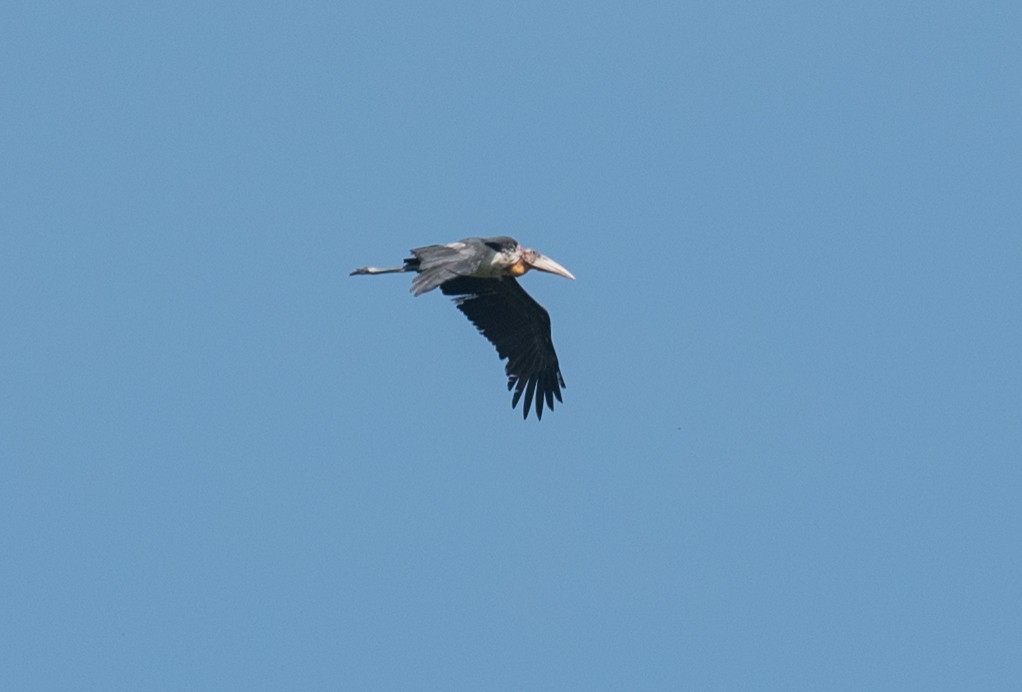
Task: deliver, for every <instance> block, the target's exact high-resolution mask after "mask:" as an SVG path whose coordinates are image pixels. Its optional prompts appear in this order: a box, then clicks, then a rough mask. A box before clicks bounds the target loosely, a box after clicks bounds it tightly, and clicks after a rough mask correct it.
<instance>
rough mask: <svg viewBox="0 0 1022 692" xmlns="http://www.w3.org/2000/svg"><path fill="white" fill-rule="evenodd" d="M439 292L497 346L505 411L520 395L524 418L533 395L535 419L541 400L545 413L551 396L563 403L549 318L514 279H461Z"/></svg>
mask: <svg viewBox="0 0 1022 692" xmlns="http://www.w3.org/2000/svg"><path fill="white" fill-rule="evenodd" d="M440 290H441V291H443V292H444V294H445V295H449V296H459V297H458V298H455V302H456V303H457V305H458V309H459V310H461V311H462V312H463V313H465V315H466V316H467V317H468V319H469V320H471V321H472V324H474V325H475V326H476V327H477V328H478V329H479V331H480V332H482V334H483V336H485V337H486V338H487V339H489V341H490V343H491V344H493V345H494V346H496V347H497V355H499V356H500V357H501V359H504V358H507V365H506V366H505V367H504V372H506V373H507V389H508V391H511V390H512V389H514V391H515V393H514V396H513V397H512V398H511V408H514V407H516V406H517V405H518V400H519V399H521V398H522V394H523V393H524V394H525V406H524V408H523V409H522V413H523V417H525V418H528V417H529V409H530V408H531V407H532V399H533V396H535V398H536V417H537V418H540V419H541V418H543V402H544V401H546V405H547V408H549V409H550V410H551V411H552V410H553V408H554V397H557V400H558V401H563V400H562V399H561V387H564V386H566V385H565V384H564V378H563V377H561V369H560V366H559V365H558V363H557V353H556V352H555V351H554V342H553V341H552V340H551V339H550V315H549V314H548V313H547V311H546V310H544V309H543V306H542V305H540V304H539V303H537V302H536V301H535V300H533V299H532V297H531V296H530V295H529V294H528V293H526V292H525V289H524V288H522V287H521V286H519V285H518V282H517V281H516V280H515V279H513V278H511V277H505V278H503V279H480V278H476V277H471V276H461V277H458V278H456V279H451V280H450V281H447V282H446V283H444V284H442V285H441V286H440Z"/></svg>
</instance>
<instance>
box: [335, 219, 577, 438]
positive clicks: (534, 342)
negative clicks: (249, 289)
mask: <svg viewBox="0 0 1022 692" xmlns="http://www.w3.org/2000/svg"><path fill="white" fill-rule="evenodd" d="M411 252H412V256H411V257H409V258H408V259H406V260H405V261H404V262H405V263H404V265H403V266H400V267H391V268H387V269H380V268H378V267H359V268H358V269H356V270H355V271H353V272H351V274H350V276H355V275H356V274H394V273H398V272H416V276H415V277H414V278H413V279H412V288H411V292H412V293H413V294H414V295H416V296H419V295H422V294H423V293H426V292H427V291H432V290H433V289H434V288H437V287H439V288H440V291H441V292H443V294H444V295H448V296H455V298H454V302H455V304H456V305H457V306H458V309H459V310H461V311H462V312H463V313H464V314H465V316H466V317H468V319H469V320H470V321H471V322H472V324H474V325H475V326H476V328H477V329H478V330H479V331H480V332H481V333H482V335H483V336H485V337H486V338H487V339H488V340H489V341H490V343H491V344H493V345H494V346H495V347H496V349H497V355H498V356H500V358H501V360H503V359H505V358H506V359H507V365H506V366H505V367H504V372H505V373H506V374H507V389H508V391H511V390H514V395H513V396H512V398H511V408H515V407H516V406H518V400H519V399H521V398H522V395H524V396H525V405H524V406H523V408H522V414H523V416H522V417H523V418H528V417H529V410H530V409H531V408H532V402H533V400H535V402H536V418H538V419H542V418H543V403H544V402H546V406H547V408H548V409H550V410H553V408H554V398H555V397H556V398H557V401H561V402H563V399H561V388H562V387H565V386H566V385H565V384H564V378H563V377H561V368H560V365H559V364H558V362H557V353H556V352H555V351H554V343H553V341H552V340H551V338H550V315H549V314H548V313H547V311H546V310H544V309H543V306H541V305H540V304H539V303H537V302H536V301H535V300H533V299H532V297H531V296H530V295H529V294H528V293H526V292H525V289H523V288H522V287H521V286H519V285H518V281H517V277H519V276H521V275H522V274H524V273H525V272H527V271H529V270H530V269H538V270H540V271H544V272H549V273H551V274H558V275H560V276H563V277H565V278H568V279H574V278H575V277H574V276H573V275H572V274H571V272H569V271H568V270H567V269H565V268H564V267H562V266H561V265H559V264H558V263H557V262H555V261H553V260H552V259H550V258H549V257H546V256H544V255H541V254H540V253H539V252H536V251H535V250H531V249H529V248H524V247H522V246H521V245H519V244H518V241H517V240H515V239H514V238H509V237H507V236H496V237H494V238H465V239H464V240H459V241H458V242H456V243H448V244H446V245H427V246H426V247H420V248H415V249H413V250H412V251H411Z"/></svg>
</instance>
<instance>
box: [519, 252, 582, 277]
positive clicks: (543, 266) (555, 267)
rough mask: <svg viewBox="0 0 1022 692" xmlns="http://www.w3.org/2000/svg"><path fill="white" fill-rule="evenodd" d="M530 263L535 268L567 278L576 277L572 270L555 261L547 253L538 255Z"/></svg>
mask: <svg viewBox="0 0 1022 692" xmlns="http://www.w3.org/2000/svg"><path fill="white" fill-rule="evenodd" d="M529 264H531V265H532V268H533V269H538V270H540V271H543V272H549V273H550V274H557V275H558V276H563V277H564V278H565V279H574V278H575V275H574V274H572V273H571V272H570V271H568V270H567V269H565V268H564V267H562V266H561V265H559V264H558V263H557V262H554V261H553V260H552V259H550V258H549V257H547V256H546V255H538V256H537V257H536V258H535V259H534V260H532V261H531V262H530V263H529Z"/></svg>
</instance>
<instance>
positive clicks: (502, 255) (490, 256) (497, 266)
mask: <svg viewBox="0 0 1022 692" xmlns="http://www.w3.org/2000/svg"><path fill="white" fill-rule="evenodd" d="M484 247H485V248H486V255H484V256H483V258H482V260H481V261H480V262H479V267H478V268H477V269H476V270H475V272H473V274H472V276H478V277H481V278H492V277H495V276H503V275H504V270H506V269H507V268H508V267H509V266H511V265H512V264H514V263H515V262H517V261H518V257H519V254H520V253H519V252H517V251H512V252H498V251H496V250H494V249H493V248H491V247H489V246H484Z"/></svg>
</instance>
